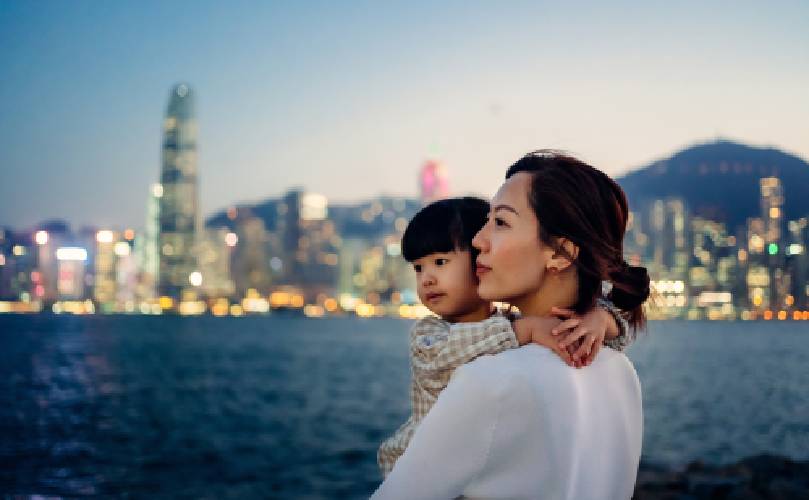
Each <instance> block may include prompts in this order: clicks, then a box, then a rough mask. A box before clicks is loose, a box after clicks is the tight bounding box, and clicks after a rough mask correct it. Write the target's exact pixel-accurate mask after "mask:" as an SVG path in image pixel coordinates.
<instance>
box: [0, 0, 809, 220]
mask: <svg viewBox="0 0 809 500" xmlns="http://www.w3.org/2000/svg"><path fill="white" fill-rule="evenodd" d="M808 9H809V7H807V6H806V5H804V4H797V3H779V4H775V5H768V7H767V9H766V11H762V10H761V8H760V7H758V6H757V4H752V3H751V4H745V5H737V6H735V7H734V9H733V10H732V11H725V10H723V9H721V8H719V7H712V6H704V5H700V4H697V3H688V4H682V5H677V6H632V5H631V4H626V3H624V4H617V5H612V6H610V7H605V6H601V5H598V4H595V3H593V4H586V5H584V6H578V7H575V8H573V7H563V6H551V5H542V4H537V5H531V6H529V5H520V4H509V5H498V6H487V5H464V6H461V5H459V4H444V5H438V6H429V7H428V6H426V5H424V4H422V5H408V6H373V5H365V4H358V3H355V4H351V5H340V6H335V5H329V4H318V3H310V4H305V5H296V6H284V5H270V4H263V3H242V4H239V5H236V6H231V5H227V6H225V5H220V4H216V3H204V2H198V3H194V4H184V3H172V4H168V5H162V4H158V3H145V4H142V3H138V4H127V3H117V4H109V5H95V4H90V3H77V4H73V5H66V4H59V3H56V2H54V3H38V4H36V5H34V4H28V3H24V2H7V3H4V6H3V8H2V9H0V28H2V29H0V33H2V34H0V38H2V41H3V43H4V46H6V47H13V49H12V50H7V51H4V52H3V54H1V55H0V63H1V64H2V67H3V69H4V81H3V83H2V84H0V106H2V110H0V111H2V113H0V165H2V168H3V172H4V177H5V179H4V182H3V183H2V184H1V187H0V225H7V226H12V227H27V226H31V225H34V224H36V223H38V222H40V221H42V220H46V219H51V218H63V219H65V220H67V221H69V222H70V223H71V224H72V225H76V226H78V225H83V224H93V225H98V226H111V225H113V224H115V225H118V224H121V225H123V226H128V227H142V226H143V224H144V219H145V217H146V214H145V212H144V202H143V200H144V197H146V196H148V193H149V189H150V186H151V184H152V183H153V182H154V180H155V179H156V178H157V177H158V175H159V170H160V142H161V139H160V136H161V126H162V123H161V120H160V116H161V115H162V106H163V102H164V99H165V92H166V89H167V88H169V87H171V85H174V84H176V83H178V82H181V81H187V82H189V83H190V84H191V85H192V86H193V87H194V88H195V89H196V90H197V93H198V113H199V130H200V144H201V145H202V147H201V148H200V156H199V158H200V159H199V171H200V200H201V203H202V204H201V207H200V208H201V210H200V211H201V214H203V215H208V214H210V213H212V212H213V211H215V210H218V209H222V208H224V207H226V206H228V205H230V204H234V203H241V202H251V201H255V200H260V199H264V198H267V197H272V196H278V195H279V194H281V193H282V192H284V191H285V189H286V188H288V187H289V186H294V185H303V186H306V187H307V188H308V189H310V190H312V191H315V192H319V193H322V194H324V195H326V196H327V197H328V198H329V199H330V200H333V201H334V202H335V203H339V202H340V201H344V200H357V199H363V198H370V197H373V196H376V195H378V194H380V193H389V194H399V195H404V196H415V195H416V194H417V189H418V188H417V183H416V182H414V181H413V179H414V178H415V174H416V173H417V172H418V169H419V168H420V167H421V166H422V165H423V163H424V162H425V161H426V160H427V159H429V158H436V159H438V160H440V161H441V162H442V163H444V164H445V165H446V168H447V171H448V175H449V177H450V178H452V179H454V181H453V184H452V189H453V194H466V193H477V194H480V195H483V196H489V195H490V194H491V193H492V192H493V191H494V190H495V189H496V187H497V186H498V185H499V183H500V181H501V179H502V175H503V170H504V169H505V167H506V166H507V165H508V164H510V163H511V162H513V161H514V160H515V159H516V158H518V157H519V156H521V155H522V154H523V153H525V152H526V151H528V150H531V149H536V148H538V147H555V148H562V149H567V150H570V151H571V152H573V153H574V154H577V155H579V156H581V157H582V158H583V159H585V160H587V161H589V162H590V163H592V164H594V165H596V166H598V167H600V168H602V169H604V170H605V171H606V172H608V173H609V174H611V175H614V176H619V175H621V174H622V173H624V172H626V171H627V170H628V169H629V168H634V167H638V166H641V165H644V164H646V163H649V162H651V161H653V160H655V159H657V158H659V157H660V156H665V155H666V154H669V153H670V152H672V151H675V150H677V149H679V148H681V147H683V146H686V145H688V144H692V143H694V142H701V141H705V140H710V139H712V138H715V137H717V136H722V137H729V138H732V139H734V140H739V141H742V142H745V143H748V144H754V145H773V146H776V147H778V148H779V149H783V150H786V151H790V152H792V153H795V154H797V155H799V156H801V157H803V158H807V157H809V141H807V140H806V138H807V137H809V124H807V123H806V122H805V120H804V119H803V117H804V116H805V115H806V111H807V110H806V100H805V99H804V98H803V89H805V88H806V86H807V84H809V68H807V65H806V63H802V61H807V60H809V57H806V56H807V51H809V48H808V47H809V43H808V42H809V34H807V33H806V31H805V30H803V29H802V26H801V23H800V19H805V18H806V14H807V10H808ZM630 14H631V15H630ZM178 19H183V20H184V21H190V22H182V23H178V22H177V20H178ZM627 19H632V20H633V21H632V22H630V21H627ZM636 20H642V22H640V21H636ZM549 69H550V70H549ZM605 131H607V132H605ZM357 179H362V180H363V182H357ZM32 200H36V202H35V203H33V202H32Z"/></svg>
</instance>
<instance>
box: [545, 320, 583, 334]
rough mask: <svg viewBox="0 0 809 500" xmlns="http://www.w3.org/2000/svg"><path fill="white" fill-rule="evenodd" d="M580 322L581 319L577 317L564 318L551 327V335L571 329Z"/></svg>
mask: <svg viewBox="0 0 809 500" xmlns="http://www.w3.org/2000/svg"><path fill="white" fill-rule="evenodd" d="M579 324H581V319H579V318H571V319H566V320H564V321H562V322H561V323H559V324H558V325H556V326H555V327H553V329H552V330H551V335H559V334H560V333H562V332H564V331H565V330H572V329H573V328H576V327H577V326H579Z"/></svg>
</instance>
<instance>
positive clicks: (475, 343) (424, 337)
mask: <svg viewBox="0 0 809 500" xmlns="http://www.w3.org/2000/svg"><path fill="white" fill-rule="evenodd" d="M420 322H424V323H423V324H420V325H419V327H418V328H414V329H413V334H412V335H411V339H410V354H411V356H410V358H411V359H410V361H411V365H412V367H413V376H414V377H415V378H417V379H422V378H427V379H435V378H436V374H438V373H440V372H446V371H451V370H454V369H455V368H457V367H459V366H461V365H463V364H464V363H468V362H469V361H472V360H473V359H475V358H477V357H479V356H482V355H484V354H497V353H499V352H503V351H505V350H506V349H513V348H516V347H518V346H519V344H518V343H517V338H516V336H515V335H514V331H513V330H512V328H511V322H510V321H509V320H508V319H506V318H505V317H503V316H501V315H497V314H496V315H494V316H492V317H490V318H488V319H485V320H483V321H479V322H474V323H447V322H446V321H443V320H440V319H438V318H432V317H428V318H424V319H422V320H420Z"/></svg>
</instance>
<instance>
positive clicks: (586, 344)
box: [571, 334, 595, 364]
mask: <svg viewBox="0 0 809 500" xmlns="http://www.w3.org/2000/svg"><path fill="white" fill-rule="evenodd" d="M594 343H595V335H592V334H590V335H587V336H585V337H584V339H582V344H581V346H580V347H579V348H578V349H577V350H576V352H574V353H573V355H572V356H571V357H572V358H573V361H574V362H579V363H582V364H585V363H584V361H585V360H586V359H587V356H589V355H590V352H592V350H593V344H594Z"/></svg>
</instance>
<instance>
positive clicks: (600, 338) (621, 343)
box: [514, 302, 632, 368]
mask: <svg viewBox="0 0 809 500" xmlns="http://www.w3.org/2000/svg"><path fill="white" fill-rule="evenodd" d="M610 305H611V304H610ZM606 308H607V306H606V305H604V304H602V303H601V302H599V307H595V308H593V309H591V310H590V311H588V312H587V313H586V314H584V315H583V316H578V315H576V313H575V312H573V311H571V310H569V309H562V308H558V307H554V308H553V309H552V310H551V312H552V313H553V314H555V315H557V316H558V317H560V318H562V319H564V321H559V320H557V319H556V318H555V317H554V318H553V319H552V320H550V323H549V319H550V318H536V317H528V318H521V319H519V320H517V321H515V323H514V329H515V331H517V338H518V339H519V340H520V345H523V343H527V342H534V343H536V344H539V345H542V346H545V347H547V348H549V349H552V350H553V351H554V352H556V353H557V354H558V355H559V356H560V357H561V358H562V359H563V360H564V361H565V362H566V363H568V364H569V365H571V366H575V367H577V368H581V367H582V366H587V365H589V364H590V363H592V362H593V359H595V356H596V355H597V354H598V351H599V350H600V349H601V345H602V344H604V345H608V346H609V347H613V348H619V349H620V348H621V347H625V346H626V345H628V344H629V343H630V342H631V340H632V339H631V338H630V337H629V335H628V325H627V323H626V321H625V320H624V319H623V318H622V317H621V316H620V315H618V316H616V315H615V314H614V313H612V312H611V311H609V310H608V309H606ZM619 319H620V321H619ZM549 325H550V326H549Z"/></svg>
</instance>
